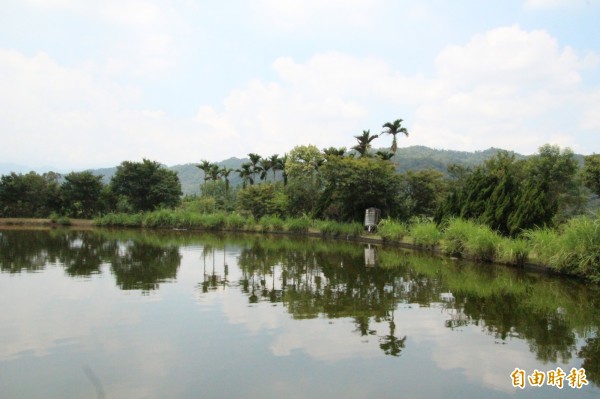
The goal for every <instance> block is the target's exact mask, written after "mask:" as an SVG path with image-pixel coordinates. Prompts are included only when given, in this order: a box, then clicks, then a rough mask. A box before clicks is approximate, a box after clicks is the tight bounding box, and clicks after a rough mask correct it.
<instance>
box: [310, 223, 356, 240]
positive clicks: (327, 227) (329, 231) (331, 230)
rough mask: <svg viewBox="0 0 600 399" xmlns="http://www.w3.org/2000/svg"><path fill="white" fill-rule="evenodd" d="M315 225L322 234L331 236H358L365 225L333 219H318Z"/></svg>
mask: <svg viewBox="0 0 600 399" xmlns="http://www.w3.org/2000/svg"><path fill="white" fill-rule="evenodd" d="M315 227H316V228H317V229H318V230H319V231H320V232H321V234H322V235H324V236H329V237H344V238H349V237H358V236H360V235H361V234H362V233H363V231H364V227H363V225H362V224H360V223H340V222H335V221H331V220H327V221H323V220H321V221H317V222H316V223H315Z"/></svg>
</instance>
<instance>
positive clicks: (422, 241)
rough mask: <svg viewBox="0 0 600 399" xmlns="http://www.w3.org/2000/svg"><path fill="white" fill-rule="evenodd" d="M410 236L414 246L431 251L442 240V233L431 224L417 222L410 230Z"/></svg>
mask: <svg viewBox="0 0 600 399" xmlns="http://www.w3.org/2000/svg"><path fill="white" fill-rule="evenodd" d="M410 236H411V237H412V239H413V242H414V244H415V245H418V246H421V247H425V248H429V249H433V248H435V247H436V246H437V245H438V244H439V243H440V240H441V239H442V233H441V232H440V231H439V230H438V228H437V226H436V224H435V223H433V222H419V223H416V224H414V225H413V226H412V227H411V229H410Z"/></svg>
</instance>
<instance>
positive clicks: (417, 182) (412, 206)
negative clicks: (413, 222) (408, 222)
mask: <svg viewBox="0 0 600 399" xmlns="http://www.w3.org/2000/svg"><path fill="white" fill-rule="evenodd" d="M447 192H448V188H447V182H446V181H445V179H444V175H443V174H442V173H441V172H438V171H436V170H433V169H426V170H419V171H416V172H413V171H408V172H407V173H406V174H404V175H401V189H400V196H401V197H402V199H403V200H402V204H403V208H404V211H403V214H404V215H406V217H410V216H433V215H434V213H435V210H436V209H437V208H438V206H439V205H440V204H441V203H442V202H443V200H444V198H445V197H446V194H447Z"/></svg>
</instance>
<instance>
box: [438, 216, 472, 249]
mask: <svg viewBox="0 0 600 399" xmlns="http://www.w3.org/2000/svg"><path fill="white" fill-rule="evenodd" d="M474 229H475V223H473V222H472V221H470V220H464V219H459V218H452V219H450V221H448V224H447V226H446V228H445V229H444V241H443V243H442V251H443V252H444V253H445V254H447V255H452V256H462V255H464V253H465V243H466V242H467V241H468V240H469V236H470V235H472V234H473V230H474Z"/></svg>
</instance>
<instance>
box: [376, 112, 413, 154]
mask: <svg viewBox="0 0 600 399" xmlns="http://www.w3.org/2000/svg"><path fill="white" fill-rule="evenodd" d="M382 127H383V128H384V129H385V130H384V131H383V132H381V133H384V134H390V135H392V136H393V137H394V138H393V140H392V146H391V147H390V151H391V152H392V154H395V153H396V151H397V150H398V143H397V141H396V135H398V134H404V135H405V136H406V137H408V130H406V128H405V127H402V119H396V120H395V121H394V122H387V123H384V124H383V126H382Z"/></svg>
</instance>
